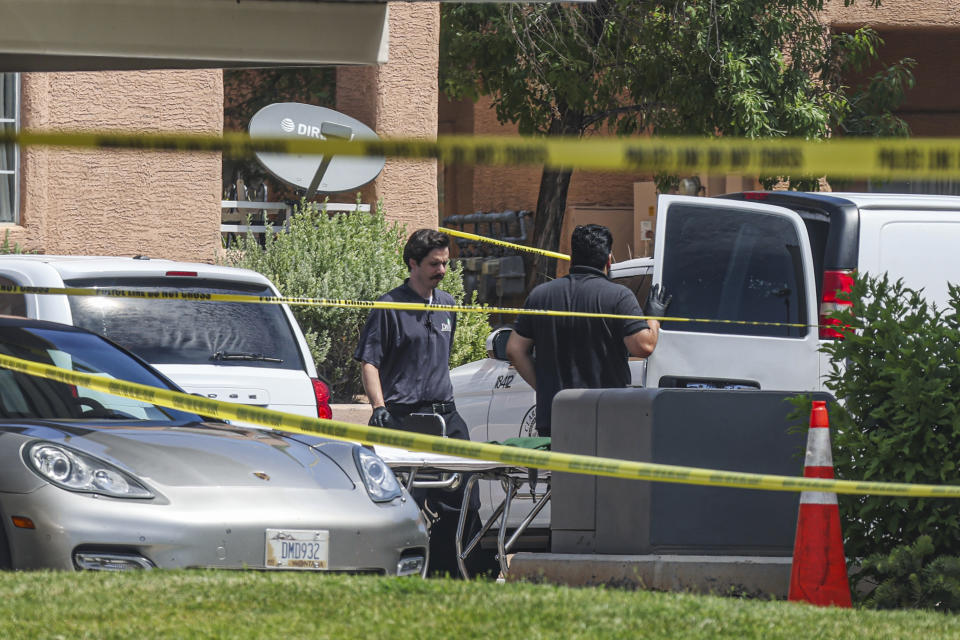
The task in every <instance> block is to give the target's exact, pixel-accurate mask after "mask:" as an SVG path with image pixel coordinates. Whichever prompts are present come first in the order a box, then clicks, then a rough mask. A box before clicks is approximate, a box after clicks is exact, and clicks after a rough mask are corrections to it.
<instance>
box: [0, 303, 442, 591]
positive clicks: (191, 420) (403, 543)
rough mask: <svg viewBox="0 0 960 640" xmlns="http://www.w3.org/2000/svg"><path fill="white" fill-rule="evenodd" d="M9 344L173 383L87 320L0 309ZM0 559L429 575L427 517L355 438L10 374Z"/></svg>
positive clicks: (6, 379) (4, 374) (145, 380)
mask: <svg viewBox="0 0 960 640" xmlns="http://www.w3.org/2000/svg"><path fill="white" fill-rule="evenodd" d="M0 353H3V354H6V355H10V356H14V357H17V358H23V359H28V360H33V361H36V362H41V363H43V364H48V365H54V366H58V367H63V368H67V369H73V370H75V371H79V372H83V373H87V374H93V375H98V376H103V377H106V378H111V379H122V380H129V381H132V382H139V383H141V384H148V385H153V386H158V387H164V388H170V389H177V387H176V386H175V385H174V384H173V383H172V382H170V381H169V380H168V379H166V378H164V377H163V375H162V374H160V373H159V372H157V371H156V370H154V369H152V368H151V367H150V366H149V365H147V364H146V363H144V362H143V361H142V360H140V359H139V358H137V357H136V356H134V355H132V354H131V353H129V352H127V351H125V350H123V349H122V348H120V347H118V346H116V345H114V344H113V343H111V342H109V341H108V340H106V339H104V338H102V337H100V336H97V335H95V334H93V333H89V332H87V331H84V330H82V329H77V328H74V327H69V326H66V325H60V324H55V323H49V322H42V321H37V320H28V319H24V318H11V317H0ZM0 521H2V526H0V568H5V569H67V570H71V569H91V570H127V569H150V568H188V567H205V568H224V569H259V570H301V571H355V572H371V573H378V574H386V575H424V571H425V568H426V564H427V560H428V558H427V548H428V537H427V528H426V524H425V522H424V520H423V518H422V517H421V514H420V511H419V509H418V508H417V505H416V503H415V502H414V501H413V500H412V499H411V498H410V495H409V494H408V493H407V492H406V490H405V489H404V488H403V487H402V486H401V485H400V484H399V483H398V482H397V479H396V477H395V476H394V475H393V472H392V471H391V470H390V468H389V467H388V466H387V465H385V464H384V463H383V461H382V460H381V459H380V458H379V457H377V456H376V455H375V454H374V453H373V452H372V451H370V450H368V449H366V448H364V447H361V446H359V445H356V444H352V443H346V442H338V441H333V440H327V439H324V438H320V437H310V436H303V435H298V434H292V433H284V432H280V431H272V430H265V429H263V430H261V429H256V428H246V427H238V426H234V425H230V424H227V423H225V422H217V421H214V420H210V419H205V418H203V417H201V416H197V415H194V414H190V413H186V412H182V411H176V410H173V409H168V408H164V407H160V406H156V405H153V404H149V403H145V402H140V401H137V400H132V399H127V398H122V397H119V396H112V395H108V394H104V393H100V392H96V391H93V390H91V389H86V388H83V387H78V386H74V385H68V384H65V383H62V382H57V381H53V380H49V379H45V378H39V377H35V376H30V375H26V374H23V373H19V372H14V371H11V370H8V369H2V368H0Z"/></svg>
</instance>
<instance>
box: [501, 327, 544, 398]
mask: <svg viewBox="0 0 960 640" xmlns="http://www.w3.org/2000/svg"><path fill="white" fill-rule="evenodd" d="M532 351H533V339H532V338H524V337H523V336H522V335H520V334H519V333H517V332H516V331H513V332H512V333H511V334H510V338H509V339H508V340H507V357H508V358H510V362H511V363H512V364H513V367H514V368H515V369H516V370H517V373H519V374H520V377H521V378H523V379H524V380H525V381H526V383H527V384H529V385H530V386H531V387H532V388H533V390H534V391H536V389H537V373H536V369H535V368H534V365H533V356H532V355H531V352H532Z"/></svg>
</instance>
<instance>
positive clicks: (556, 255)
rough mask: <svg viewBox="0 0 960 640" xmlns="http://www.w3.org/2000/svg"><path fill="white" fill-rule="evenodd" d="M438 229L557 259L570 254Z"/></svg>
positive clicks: (566, 258) (453, 230)
mask: <svg viewBox="0 0 960 640" xmlns="http://www.w3.org/2000/svg"><path fill="white" fill-rule="evenodd" d="M437 230H438V231H442V232H444V233H445V234H447V235H450V236H456V237H458V238H466V239H467V240H476V241H477V242H486V243H488V244H494V245H497V246H498V247H508V248H510V249H516V250H517V251H526V252H527V253H538V254H540V255H543V256H548V257H550V258H556V259H557V260H569V259H570V256H568V255H567V254H565V253H557V252H556V251H547V250H546V249H537V248H536V247H528V246H527V245H525V244H514V243H513V242H504V241H503V240H495V239H493V238H488V237H486V236H478V235H477V234H475V233H467V232H466V231H457V230H456V229H447V228H446V227H439V228H438V229H437Z"/></svg>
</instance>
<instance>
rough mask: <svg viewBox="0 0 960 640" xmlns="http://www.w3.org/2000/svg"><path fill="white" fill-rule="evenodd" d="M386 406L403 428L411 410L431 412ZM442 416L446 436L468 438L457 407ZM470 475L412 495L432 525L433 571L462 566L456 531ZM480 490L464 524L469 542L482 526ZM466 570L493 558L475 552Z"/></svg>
mask: <svg viewBox="0 0 960 640" xmlns="http://www.w3.org/2000/svg"><path fill="white" fill-rule="evenodd" d="M387 410H388V411H389V412H390V415H391V416H393V418H394V420H396V421H397V422H398V423H399V424H400V426H399V428H400V429H403V426H404V423H405V422H406V420H407V417H408V416H409V415H410V414H411V413H432V410H431V408H430V406H429V405H427V406H425V407H416V406H410V405H387ZM437 415H439V416H440V417H441V418H443V420H444V422H446V425H447V437H448V438H456V439H458V440H469V439H470V432H469V430H468V429H467V424H466V423H465V422H464V421H463V418H461V417H460V414H459V413H457V411H456V410H453V411H450V412H448V413H440V414H437ZM469 478H470V475H468V474H462V475H461V481H460V485H459V486H458V487H457V488H456V489H454V490H452V491H448V490H446V489H414V490H413V499H414V500H415V501H416V503H417V505H419V506H420V509H421V510H423V511H424V512H425V513H426V514H427V516H428V518H429V520H430V521H431V525H430V567H429V572H430V574H431V575H444V574H449V575H451V576H454V577H456V576H459V575H460V568H459V567H458V566H457V548H456V535H457V523H458V520H459V518H460V506H461V505H462V504H463V499H464V496H463V492H464V489H465V488H466V484H467V480H469ZM479 511H480V491H479V489H478V488H477V486H476V485H474V487H473V491H471V492H470V501H469V505H468V508H467V521H466V526H465V527H464V544H466V543H467V542H469V541H470V540H471V539H472V538H473V536H475V535H476V533H477V531H479V530H480V514H479ZM468 560H469V562H467V570H468V571H469V572H470V573H471V574H476V573H481V572H484V571H486V570H487V565H488V564H491V559H490V558H486V557H485V556H484V554H482V553H478V552H475V553H473V554H471V556H470V558H468Z"/></svg>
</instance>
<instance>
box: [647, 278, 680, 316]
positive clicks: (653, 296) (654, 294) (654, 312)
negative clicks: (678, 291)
mask: <svg viewBox="0 0 960 640" xmlns="http://www.w3.org/2000/svg"><path fill="white" fill-rule="evenodd" d="M671 300H673V296H668V295H667V290H666V289H663V288H661V287H660V285H658V284H655V285H653V286H652V287H650V294H649V295H648V296H647V303H646V304H645V305H643V314H644V315H647V316H653V317H662V316H665V315H667V307H669V306H670V301H671Z"/></svg>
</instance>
